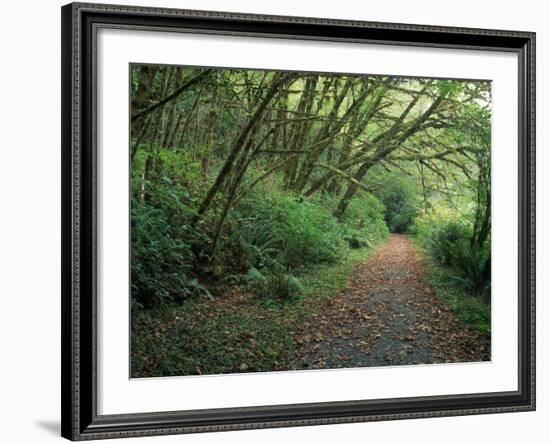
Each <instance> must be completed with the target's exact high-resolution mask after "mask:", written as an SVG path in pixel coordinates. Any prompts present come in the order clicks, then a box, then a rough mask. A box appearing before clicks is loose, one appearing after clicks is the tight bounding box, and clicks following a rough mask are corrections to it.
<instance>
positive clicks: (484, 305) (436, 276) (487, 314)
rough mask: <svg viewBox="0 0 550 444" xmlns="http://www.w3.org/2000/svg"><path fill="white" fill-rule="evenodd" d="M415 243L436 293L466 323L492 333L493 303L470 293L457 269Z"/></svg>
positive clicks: (416, 241)
mask: <svg viewBox="0 0 550 444" xmlns="http://www.w3.org/2000/svg"><path fill="white" fill-rule="evenodd" d="M413 243H414V245H415V247H416V249H417V251H418V253H419V254H420V255H421V257H422V258H423V259H424V261H425V262H426V265H427V266H426V273H427V274H426V280H427V283H428V285H429V286H430V287H432V288H433V289H434V291H435V292H436V294H437V295H438V296H439V297H440V298H441V299H442V300H443V301H444V302H445V303H446V304H447V305H448V306H449V307H450V308H451V310H453V312H454V313H455V314H456V316H457V317H458V319H459V320H460V321H461V322H463V323H464V324H465V325H468V326H469V327H472V328H473V329H475V330H478V331H480V332H482V333H487V334H490V333H491V305H490V303H488V302H487V301H486V300H484V299H483V298H481V297H480V296H479V295H473V294H472V293H469V292H468V291H467V290H466V289H465V288H464V286H462V285H460V283H459V282H457V280H456V279H455V271H454V270H452V269H449V268H447V267H443V266H441V265H439V264H438V263H437V261H436V260H435V259H434V258H432V257H431V256H430V255H429V254H428V253H427V251H426V250H425V249H424V248H423V247H422V246H421V244H420V242H419V241H418V240H414V239H413Z"/></svg>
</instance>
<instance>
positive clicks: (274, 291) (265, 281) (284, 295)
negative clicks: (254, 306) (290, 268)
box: [244, 267, 304, 301]
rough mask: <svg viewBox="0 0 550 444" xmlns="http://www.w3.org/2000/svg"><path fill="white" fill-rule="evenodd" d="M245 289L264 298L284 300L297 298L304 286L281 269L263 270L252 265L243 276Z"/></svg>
mask: <svg viewBox="0 0 550 444" xmlns="http://www.w3.org/2000/svg"><path fill="white" fill-rule="evenodd" d="M244 280H245V283H246V287H247V289H248V290H249V291H250V292H252V293H254V294H256V295H258V296H260V297H262V298H266V299H274V300H279V301H284V300H288V299H296V298H299V297H300V296H301V295H302V294H303V292H304V288H303V286H302V283H301V282H300V280H299V279H298V278H296V277H294V276H293V275H292V274H290V273H285V272H283V271H281V270H267V269H266V270H263V271H260V270H258V269H257V268H254V267H252V268H251V269H250V270H248V272H247V273H246V275H245V277H244Z"/></svg>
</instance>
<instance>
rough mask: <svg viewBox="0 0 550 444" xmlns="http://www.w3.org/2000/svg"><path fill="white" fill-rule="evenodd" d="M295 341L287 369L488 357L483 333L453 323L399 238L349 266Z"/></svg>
mask: <svg viewBox="0 0 550 444" xmlns="http://www.w3.org/2000/svg"><path fill="white" fill-rule="evenodd" d="M294 342H295V344H296V349H294V350H292V351H289V361H290V363H291V368H292V369H304V368H310V369H311V368H342V367H370V366H383V365H407V364H409V365H410V364H429V363H444V362H474V361H487V360H490V335H488V334H484V333H481V332H479V331H476V330H474V329H472V328H470V327H468V326H466V325H464V323H463V322H460V320H459V319H458V318H457V317H456V315H455V314H454V313H453V311H452V310H451V309H450V308H449V307H448V306H447V304H446V303H445V302H443V301H442V299H441V298H440V297H439V296H438V295H437V294H436V293H435V292H434V290H433V289H432V288H431V287H430V286H429V285H428V284H427V282H426V266H425V264H424V261H423V260H422V258H421V257H420V256H419V255H418V253H417V252H416V250H415V248H414V246H413V244H412V242H411V241H410V240H409V239H408V238H407V237H406V236H404V235H399V234H393V235H392V236H391V238H390V240H389V242H388V243H386V244H384V245H382V246H381V247H379V248H378V249H377V250H376V251H375V252H374V253H373V254H372V255H371V256H370V257H369V258H368V259H367V260H366V261H364V262H362V263H360V264H359V265H357V266H355V268H354V269H353V272H352V273H351V275H350V277H349V280H348V283H347V286H346V288H344V289H343V290H341V291H340V292H339V293H338V294H337V295H336V296H335V297H333V298H332V299H331V301H330V304H329V308H328V309H326V310H323V312H321V313H319V314H318V316H317V317H314V318H312V319H310V320H309V321H308V322H306V323H305V325H303V326H302V327H301V328H300V329H299V331H297V332H296V333H295V336H294Z"/></svg>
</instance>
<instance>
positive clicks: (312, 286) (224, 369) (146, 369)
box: [131, 248, 373, 377]
mask: <svg viewBox="0 0 550 444" xmlns="http://www.w3.org/2000/svg"><path fill="white" fill-rule="evenodd" d="M372 251H373V248H368V249H367V248H363V249H355V250H350V252H349V253H348V254H347V255H346V257H345V258H343V259H342V260H340V261H339V262H338V263H336V264H327V263H321V264H316V265H312V266H309V267H307V268H305V269H303V270H301V271H300V273H299V274H298V275H297V277H298V278H299V279H300V281H301V285H302V286H303V288H304V292H303V295H302V296H301V297H300V298H297V299H293V300H285V301H280V300H277V299H271V298H258V297H256V296H254V295H253V294H252V293H250V292H248V291H246V288H245V287H243V286H236V287H234V288H231V289H230V290H229V291H228V294H227V295H225V296H221V297H219V298H216V299H215V300H214V301H212V300H210V299H209V298H206V297H202V298H201V297H195V298H191V299H188V300H186V301H184V302H183V303H182V304H179V305H175V304H174V305H171V306H163V307H159V308H157V309H153V310H147V311H138V312H136V313H135V315H134V316H133V318H132V335H131V337H132V363H131V373H132V377H160V376H172V375H179V376H181V375H193V374H217V373H238V372H250V371H256V372H259V371H274V370H288V369H289V368H290V367H289V365H290V362H289V359H290V357H289V355H288V353H289V350H292V349H293V348H294V339H293V338H294V336H295V335H296V333H297V332H299V331H300V329H301V328H302V327H303V325H304V324H305V323H306V322H307V321H311V320H312V319H315V318H316V317H317V316H319V314H320V313H321V312H322V311H323V310H324V309H326V307H327V304H328V302H329V301H330V300H331V299H332V297H334V296H335V295H336V294H337V293H338V291H339V290H341V289H343V288H345V286H346V283H347V280H348V278H349V276H350V274H351V272H352V270H353V268H354V266H355V265H357V264H359V263H360V262H363V261H364V260H366V259H367V258H368V256H369V255H370V254H371V252H372Z"/></svg>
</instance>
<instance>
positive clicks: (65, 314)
mask: <svg viewBox="0 0 550 444" xmlns="http://www.w3.org/2000/svg"><path fill="white" fill-rule="evenodd" d="M61 14H62V34H61V45H62V66H61V68H62V69H61V71H62V78H61V82H62V88H61V89H62V97H61V101H62V127H61V134H62V193H61V197H62V247H61V248H62V330H61V336H62V436H64V437H65V438H68V439H71V440H87V439H100V438H119V437H135V436H147V435H161V434H177V433H193V432H208V431H222V430H237V429H252V428H268V427H287V426H302V425H316V424H333V423H347V422H362V421H375V420H392V419H406V418H425V417H435V416H453V415H472V414H484V413H500V412H516V411H528V410H534V409H535V33H531V32H518V31H501V30H487V29H466V28H449V27H438V26H422V25H409V24H394V23H375V22H358V21H347V20H346V21H344V20H332V19H320V18H304V17H281V16H263V15H251V14H234V13H222V12H205V11H190V10H177V9H161V8H145V7H131V6H117V5H102V4H85V3H72V4H68V5H66V6H64V7H63V8H62V10H61ZM98 27H107V28H109V27H116V28H125V29H129V30H132V29H143V28H144V27H145V28H147V29H148V30H170V31H175V32H178V31H185V32H190V31H192V32H200V33H214V34H221V35H229V34H230V35H243V36H262V37H273V38H281V37H284V38H293V39H311V40H320V41H327V40H328V41H340V42H354V43H377V44H392V45H411V46H425V47H435V48H461V49H470V50H472V49H474V50H475V49H479V50H488V51H508V52H513V53H515V54H517V57H518V66H519V75H518V79H519V88H518V90H519V122H518V124H519V127H518V128H519V139H518V160H519V183H518V199H519V208H518V214H519V232H518V246H519V268H518V282H519V286H518V301H519V311H518V312H519V323H518V325H519V329H518V345H519V347H518V363H519V369H518V377H519V381H518V390H517V391H511V392H496V393H472V394H467V395H452V396H426V397H414V398H393V399H384V400H365V401H339V402H324V403H312V404H298V405H275V406H259V407H242V408H221V409H210V410H194V411H189V410H188V411H172V412H150V413H144V414H120V415H109V416H100V415H98V414H97V390H96V389H97V381H96V370H95V365H96V358H95V352H96V305H95V304H96V299H95V298H96V294H95V292H96V248H97V247H96V238H95V233H96V231H95V230H96V174H97V169H96V163H95V112H96V110H95V103H96V102H95V90H94V88H95V86H94V85H95V84H94V75H95V72H94V69H95V41H94V39H95V32H96V29H97V28H98Z"/></svg>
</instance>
